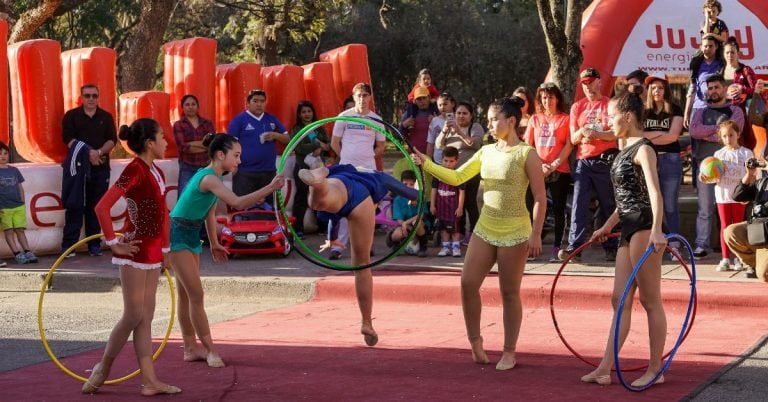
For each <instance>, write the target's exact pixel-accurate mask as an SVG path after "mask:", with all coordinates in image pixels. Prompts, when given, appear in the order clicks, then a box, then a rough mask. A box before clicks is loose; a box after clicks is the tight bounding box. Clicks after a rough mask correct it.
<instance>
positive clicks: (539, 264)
mask: <svg viewBox="0 0 768 402" xmlns="http://www.w3.org/2000/svg"><path fill="white" fill-rule="evenodd" d="M318 242H319V237H314V236H310V238H309V240H308V243H310V244H316V243H318ZM381 251H382V253H379V249H377V255H383V249H382V250H381ZM545 251H546V250H545ZM430 252H431V254H436V252H437V249H436V248H431V249H430ZM52 262H53V259H52V258H50V257H49V258H44V259H43V260H42V261H41V263H40V264H38V265H37V266H34V265H28V266H9V267H6V268H3V269H2V271H0V300H2V304H3V306H4V308H3V310H2V312H0V328H2V329H0V339H2V340H0V354H2V355H3V356H14V358H13V359H4V360H3V364H2V365H0V371H8V370H14V369H18V368H20V367H24V366H28V365H30V364H34V363H37V362H46V361H47V360H48V358H47V355H46V354H45V353H44V351H43V350H42V348H41V347H40V344H39V335H38V333H37V324H36V311H37V300H38V297H39V291H40V287H41V284H42V278H43V277H44V274H45V272H47V270H48V268H49V267H50V265H51V264H52ZM462 262H463V261H462V259H454V258H439V257H429V258H418V257H408V256H401V257H397V258H395V259H394V260H392V261H390V263H388V264H387V265H386V266H384V267H381V268H379V269H380V270H382V271H390V272H398V273H400V274H402V275H406V276H407V275H417V274H419V273H423V272H433V271H438V272H443V271H449V272H450V271H458V270H460V268H461V265H462ZM584 262H585V263H584V264H569V265H568V266H567V269H566V270H565V273H566V274H567V275H573V276H588V277H601V276H605V277H609V276H611V274H612V267H611V265H610V264H609V263H606V262H604V261H602V250H601V249H599V248H597V249H589V250H587V251H586V252H585V253H584ZM715 263H716V259H715V258H712V259H711V260H708V261H704V263H703V264H698V265H697V276H698V279H699V281H701V282H706V283H708V284H710V286H709V287H708V289H710V290H709V292H715V293H718V292H723V297H731V296H729V289H732V288H733V287H734V286H735V284H736V283H744V284H749V283H754V280H750V279H746V278H745V277H744V274H743V273H734V272H722V273H721V272H716V271H715V269H714V264H715ZM559 268H560V266H559V264H552V263H547V262H545V261H544V260H543V259H542V260H540V261H531V262H529V263H528V266H527V268H526V273H527V274H530V275H536V276H541V277H542V278H543V277H545V276H549V277H551V275H552V274H553V273H555V272H556V271H557V270H558V269H559ZM202 272H203V274H204V278H205V286H206V294H207V298H208V306H209V314H210V315H211V318H212V321H213V322H224V321H228V320H233V319H237V318H240V317H246V316H249V315H251V314H253V313H256V312H259V311H265V310H273V309H277V308H280V307H283V306H288V305H293V304H295V303H297V302H302V301H306V300H308V299H310V298H311V297H312V295H313V294H314V293H315V283H316V281H317V280H318V279H320V278H323V277H334V276H338V275H341V274H343V273H339V272H336V271H330V270H326V269H322V268H317V267H315V266H314V265H312V264H311V263H309V262H307V261H306V260H304V259H303V258H301V257H300V256H298V255H297V254H296V253H294V254H292V255H291V256H289V257H287V258H274V257H249V258H240V259H235V260H231V261H230V262H229V263H227V264H213V263H212V262H211V261H210V259H209V257H208V256H207V255H204V257H203V265H202ZM54 277H55V279H54V281H53V288H52V289H51V291H50V292H49V293H48V294H47V296H46V298H45V303H44V306H45V309H44V311H45V312H46V314H45V316H44V322H46V327H47V328H48V330H47V332H46V333H47V334H48V337H49V338H51V340H52V341H51V342H52V345H53V346H54V349H55V350H57V354H60V355H63V356H64V355H77V354H80V353H83V352H84V351H87V350H93V349H98V348H101V347H103V342H104V339H105V338H106V332H107V331H108V330H109V328H110V326H111V325H112V323H113V322H114V320H115V319H116V316H117V314H119V310H120V308H119V300H120V295H119V282H118V281H117V279H116V277H117V272H116V270H115V269H114V267H113V266H111V264H109V257H108V256H107V255H105V256H102V257H95V258H94V257H89V256H84V255H79V256H77V257H75V258H73V259H69V260H65V262H64V263H63V264H62V266H61V268H60V269H59V272H58V273H56V274H55V275H54ZM664 277H665V278H666V279H671V280H680V279H684V278H686V277H687V275H686V273H685V270H684V269H683V268H682V267H681V266H680V265H679V264H677V263H673V262H671V261H666V262H665V266H664ZM605 279H606V280H610V278H605ZM489 282H490V281H489ZM561 283H563V284H565V283H567V281H563V282H561ZM729 283H733V284H734V286H732V285H729ZM563 286H567V285H563ZM166 290H167V289H166V288H163V289H161V290H160V293H158V300H159V303H158V312H157V315H156V317H157V319H156V323H155V333H156V334H158V335H159V334H161V333H162V331H163V330H164V328H165V325H167V320H168V317H169V311H168V307H169V306H168V303H167V301H166V300H167V297H168V296H167V293H165V292H166ZM416 293H418V292H416ZM735 296H738V295H735ZM735 296H733V297H735ZM279 311H281V310H275V311H273V312H272V313H271V314H279ZM84 312H86V313H87V314H83V313H84ZM710 324H714V325H717V323H716V322H715V323H710ZM550 325H551V323H550ZM176 331H177V329H176ZM720 333H722V336H723V337H725V338H728V337H733V336H737V335H735V334H738V333H739V328H723V329H722V331H721V332H720ZM762 334H763V335H765V334H768V327H767V328H766V329H765V331H764V332H763V333H762ZM172 339H173V338H172ZM174 346H178V344H177V343H175V344H174ZM459 347H460V346H459ZM746 349H747V348H744V350H742V351H741V352H743V354H742V355H741V356H740V357H739V358H737V359H733V360H734V361H733V362H732V363H733V364H732V365H731V366H726V367H725V368H723V369H722V370H720V372H718V373H717V374H716V375H715V376H713V377H711V378H710V379H709V380H706V381H702V385H701V387H700V388H699V389H697V390H696V391H695V393H694V395H691V396H693V397H695V398H694V399H695V400H697V401H699V400H701V401H710V400H733V397H734V396H735V395H739V396H740V397H739V398H738V399H739V400H761V399H762V398H760V397H761V396H762V395H764V392H765V391H766V386H765V385H764V381H763V380H762V379H763V378H764V376H765V373H766V367H765V365H766V362H767V361H766V354H768V347H767V346H766V345H765V342H757V343H754V344H753V349H752V350H746ZM741 352H740V353H741ZM91 354H93V352H91ZM729 360H731V358H726V359H725V360H724V362H726V363H727V361H729ZM9 374H10V373H9ZM0 382H2V381H1V380H0Z"/></svg>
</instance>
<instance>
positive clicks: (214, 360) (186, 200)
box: [169, 133, 283, 367]
mask: <svg viewBox="0 0 768 402" xmlns="http://www.w3.org/2000/svg"><path fill="white" fill-rule="evenodd" d="M203 146H205V147H208V156H209V157H210V158H211V164H210V165H208V166H206V167H205V168H203V169H200V170H199V171H197V173H195V175H194V176H192V178H191V179H190V180H189V184H188V185H187V187H186V188H185V189H184V192H183V193H181V196H180V197H179V201H178V202H177V203H176V206H175V207H174V208H173V211H171V252H170V254H169V258H170V262H171V266H172V267H173V270H174V271H175V273H176V285H177V286H176V288H177V289H178V292H179V325H180V326H181V333H182V337H183V339H184V361H188V362H191V361H198V360H204V361H206V362H207V363H208V365H209V366H210V367H224V361H222V360H221V356H219V353H218V352H217V351H216V349H215V348H214V346H213V339H212V338H211V328H210V327H209V326H208V316H207V315H206V313H205V307H204V305H203V284H202V282H201V281H200V253H202V251H203V247H202V245H201V243H200V235H199V233H200V228H201V227H202V225H203V222H205V227H206V231H207V232H208V240H209V241H210V244H211V255H212V256H213V260H214V261H215V262H224V261H226V260H227V250H226V249H225V248H224V246H222V245H221V244H220V243H219V241H218V237H217V234H216V208H214V205H215V204H216V202H217V201H218V200H222V201H224V202H225V203H227V205H229V206H231V207H234V208H235V209H245V208H247V207H250V206H252V205H255V204H260V203H262V202H263V201H264V199H265V198H266V197H267V196H269V195H270V194H272V193H273V192H274V191H275V190H277V189H279V188H281V187H282V186H283V177H282V176H276V177H275V178H274V179H272V182H271V183H269V184H268V185H267V186H265V187H263V188H261V189H259V190H256V191H254V192H252V193H250V194H246V195H243V196H237V195H235V193H233V192H232V191H230V190H229V189H228V188H226V187H225V186H224V183H222V177H223V176H224V175H225V174H227V173H234V172H235V171H236V170H237V166H238V165H239V164H240V152H241V148H240V143H239V142H238V141H237V138H235V137H232V136H230V135H227V134H218V135H217V134H213V133H210V134H208V135H206V136H205V138H204V139H203ZM195 335H197V339H200V342H201V343H202V348H201V347H200V346H198V344H197V340H196V338H195Z"/></svg>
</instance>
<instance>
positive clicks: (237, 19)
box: [216, 0, 347, 65]
mask: <svg viewBox="0 0 768 402" xmlns="http://www.w3.org/2000/svg"><path fill="white" fill-rule="evenodd" d="M346 2H347V1H342V0H318V1H312V0H216V3H217V4H218V5H219V6H222V7H225V8H226V9H227V10H229V11H230V14H229V16H228V21H227V23H226V25H225V26H224V29H223V31H222V36H224V37H227V38H229V39H231V40H229V41H227V42H226V44H227V46H226V47H223V48H221V50H222V52H223V54H225V55H226V57H227V58H229V59H230V60H231V61H254V60H255V61H257V62H261V63H262V64H266V65H269V64H276V63H291V62H294V63H296V62H298V63H299V64H301V62H300V61H299V60H297V59H296V58H295V57H294V55H295V54H296V52H295V51H296V48H297V47H300V46H302V45H305V44H309V43H317V41H318V40H319V37H320V35H321V34H322V33H323V32H324V31H325V29H326V27H327V24H326V18H327V15H328V12H329V10H334V9H336V8H337V7H338V6H339V5H340V4H343V3H346Z"/></svg>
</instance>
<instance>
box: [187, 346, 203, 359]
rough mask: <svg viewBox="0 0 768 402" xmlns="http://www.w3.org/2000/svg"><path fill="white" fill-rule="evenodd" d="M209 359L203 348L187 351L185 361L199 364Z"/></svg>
mask: <svg viewBox="0 0 768 402" xmlns="http://www.w3.org/2000/svg"><path fill="white" fill-rule="evenodd" d="M207 358H208V352H206V351H205V349H203V348H200V347H198V348H195V349H193V350H185V351H184V361H185V362H199V361H205V360H206V359H207Z"/></svg>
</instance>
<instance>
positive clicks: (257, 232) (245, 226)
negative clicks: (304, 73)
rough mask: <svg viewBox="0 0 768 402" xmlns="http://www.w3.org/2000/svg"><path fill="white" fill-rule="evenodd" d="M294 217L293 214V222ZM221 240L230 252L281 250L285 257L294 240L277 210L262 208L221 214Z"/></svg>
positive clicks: (231, 253) (235, 253) (219, 221)
mask: <svg viewBox="0 0 768 402" xmlns="http://www.w3.org/2000/svg"><path fill="white" fill-rule="evenodd" d="M294 220H295V219H294V218H293V217H291V218H290V222H291V223H293V221H294ZM218 223H220V224H221V225H223V227H222V228H221V244H222V245H223V246H224V247H225V248H226V249H227V251H229V253H230V255H237V254H280V255H282V256H283V257H286V256H287V255H288V254H290V253H291V251H293V250H292V247H291V243H290V242H288V241H287V239H286V237H285V236H290V233H288V230H287V228H283V227H282V226H281V225H280V223H279V222H278V221H277V217H276V216H275V211H266V210H261V209H254V210H247V211H238V212H234V213H232V214H231V215H230V216H229V222H227V219H226V218H219V219H218Z"/></svg>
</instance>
